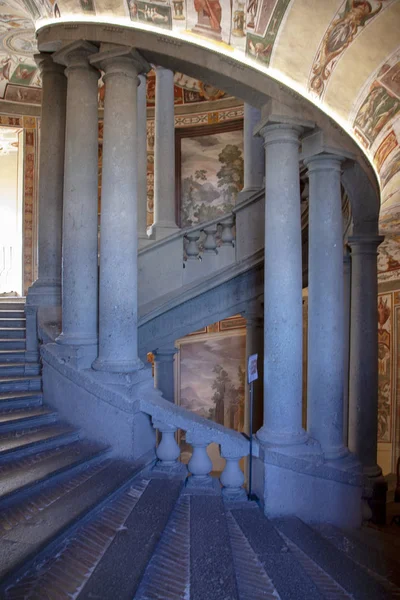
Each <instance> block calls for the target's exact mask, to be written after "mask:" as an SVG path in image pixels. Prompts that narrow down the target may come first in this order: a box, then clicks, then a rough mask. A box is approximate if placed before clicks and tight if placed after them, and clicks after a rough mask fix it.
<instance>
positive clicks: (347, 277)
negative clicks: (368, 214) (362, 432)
mask: <svg viewBox="0 0 400 600" xmlns="http://www.w3.org/2000/svg"><path fill="white" fill-rule="evenodd" d="M343 297H344V318H343V329H344V350H343V362H344V369H343V443H344V445H345V446H348V439H349V370H350V307H351V258H350V252H349V249H348V247H347V246H346V247H345V250H344V255H343Z"/></svg>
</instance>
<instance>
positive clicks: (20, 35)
mask: <svg viewBox="0 0 400 600" xmlns="http://www.w3.org/2000/svg"><path fill="white" fill-rule="evenodd" d="M3 48H4V49H5V50H6V51H8V52H12V53H14V54H17V55H19V56H27V57H29V58H32V56H33V55H34V54H36V53H37V51H38V50H37V44H36V40H35V30H34V29H24V30H23V31H15V32H11V33H8V34H7V35H6V36H5V37H4V38H3Z"/></svg>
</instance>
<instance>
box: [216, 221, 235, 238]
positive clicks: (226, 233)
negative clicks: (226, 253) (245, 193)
mask: <svg viewBox="0 0 400 600" xmlns="http://www.w3.org/2000/svg"><path fill="white" fill-rule="evenodd" d="M234 222H235V221H234V218H233V215H229V216H228V217H226V218H225V219H224V220H223V221H221V222H220V223H218V224H219V225H221V227H222V231H221V242H222V245H223V246H234V245H235V239H234V235H233V225H234Z"/></svg>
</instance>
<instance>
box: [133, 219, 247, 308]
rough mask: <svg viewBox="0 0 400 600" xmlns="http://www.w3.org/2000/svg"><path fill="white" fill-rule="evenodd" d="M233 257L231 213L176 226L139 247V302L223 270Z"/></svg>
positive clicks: (231, 261) (233, 236) (233, 226)
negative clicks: (169, 231)
mask: <svg viewBox="0 0 400 600" xmlns="http://www.w3.org/2000/svg"><path fill="white" fill-rule="evenodd" d="M236 260H237V256H236V249H235V216H234V214H233V213H228V214H226V215H223V216H222V217H220V218H218V219H214V220H213V221H207V223H202V224H199V225H195V226H194V227H190V228H186V229H179V230H177V231H176V232H175V233H173V234H172V235H170V236H168V237H166V238H164V239H161V240H159V241H156V242H152V243H151V244H149V245H148V246H146V247H145V248H142V249H141V250H140V251H139V261H138V268H139V273H138V279H139V282H138V283H139V285H138V293H139V305H141V304H145V303H146V302H148V301H149V299H150V298H151V299H152V300H154V299H156V298H158V297H160V296H162V295H164V294H168V293H169V292H172V291H174V290H176V289H179V288H181V287H182V286H185V285H188V284H192V283H193V282H195V281H197V280H200V279H202V278H203V277H207V276H209V275H210V274H211V273H214V272H217V271H219V270H223V269H225V268H226V267H228V266H230V265H232V264H234V263H235V262H236Z"/></svg>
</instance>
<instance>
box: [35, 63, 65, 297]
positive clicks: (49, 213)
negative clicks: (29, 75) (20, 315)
mask: <svg viewBox="0 0 400 600" xmlns="http://www.w3.org/2000/svg"><path fill="white" fill-rule="evenodd" d="M35 60H36V63H37V64H38V66H39V68H40V72H41V76H42V110H41V127H40V157H39V164H40V166H39V169H40V179H39V231H38V279H37V280H36V281H35V283H34V284H33V285H32V286H31V287H30V288H29V291H28V295H27V304H30V305H36V306H60V305H61V246H62V211H63V181H64V152H65V119H66V98H67V79H66V77H65V75H64V67H63V66H61V65H58V64H56V63H54V61H53V57H52V55H51V54H46V53H41V54H36V55H35Z"/></svg>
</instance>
